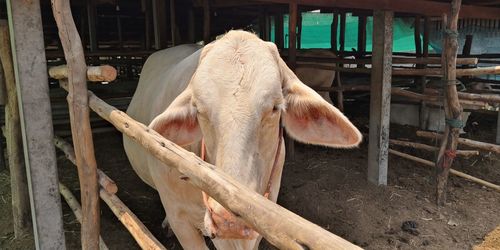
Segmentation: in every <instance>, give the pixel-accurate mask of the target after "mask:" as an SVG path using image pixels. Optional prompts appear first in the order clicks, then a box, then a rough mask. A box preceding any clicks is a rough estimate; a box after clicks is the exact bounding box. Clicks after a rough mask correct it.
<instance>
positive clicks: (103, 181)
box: [54, 136, 118, 194]
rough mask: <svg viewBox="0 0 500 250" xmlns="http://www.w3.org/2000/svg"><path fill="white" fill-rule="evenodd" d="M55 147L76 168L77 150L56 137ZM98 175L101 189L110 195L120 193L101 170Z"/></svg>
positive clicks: (98, 170)
mask: <svg viewBox="0 0 500 250" xmlns="http://www.w3.org/2000/svg"><path fill="white" fill-rule="evenodd" d="M54 145H55V146H56V147H57V148H58V149H60V150H61V151H62V152H63V153H64V154H65V155H66V158H67V159H68V160H69V161H71V163H73V165H75V166H76V157H75V150H74V149H73V146H71V144H69V143H68V142H66V141H65V140H64V139H63V138H61V137H58V136H55V137H54ZM97 175H98V181H99V184H100V185H101V187H102V188H104V189H105V190H106V192H108V193H110V194H116V192H117V191H118V186H116V183H115V182H114V181H113V180H111V178H109V177H108V176H107V175H106V174H105V173H104V172H102V171H101V170H100V169H97Z"/></svg>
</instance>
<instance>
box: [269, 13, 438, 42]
mask: <svg viewBox="0 0 500 250" xmlns="http://www.w3.org/2000/svg"><path fill="white" fill-rule="evenodd" d="M332 20H333V14H328V13H314V12H307V13H302V35H301V37H300V39H301V48H331V45H330V36H331V23H332ZM283 23H284V31H285V34H284V41H285V47H288V15H285V16H284V20H283ZM339 26H340V24H339ZM393 27H394V43H393V51H395V52H414V51H415V40H414V30H413V27H412V24H411V23H410V22H405V21H404V20H403V19H400V18H395V19H394V26H393ZM339 30H340V27H339ZM372 33H373V19H372V18H371V17H369V18H368V20H367V25H366V50H367V51H371V49H372ZM337 36H339V35H337ZM271 39H272V41H274V25H273V26H272V32H271ZM339 40H340V39H337V41H339ZM357 44H358V17H356V16H352V15H350V14H347V16H346V34H345V50H346V51H351V50H352V49H357V46H358V45H357ZM337 48H339V44H337ZM429 49H431V48H429Z"/></svg>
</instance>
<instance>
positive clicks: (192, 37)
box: [188, 7, 196, 43]
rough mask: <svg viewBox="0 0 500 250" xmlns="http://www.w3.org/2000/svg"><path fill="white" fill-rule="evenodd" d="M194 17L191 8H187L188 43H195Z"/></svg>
mask: <svg viewBox="0 0 500 250" xmlns="http://www.w3.org/2000/svg"><path fill="white" fill-rule="evenodd" d="M195 28H196V27H195V17H194V10H193V7H189V9H188V41H189V42H190V43H195V42H196V38H195V37H196V36H195V33H196V31H195Z"/></svg>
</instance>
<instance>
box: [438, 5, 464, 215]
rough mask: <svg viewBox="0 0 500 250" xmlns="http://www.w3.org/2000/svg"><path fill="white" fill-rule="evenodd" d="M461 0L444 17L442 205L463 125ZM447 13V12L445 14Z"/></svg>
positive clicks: (439, 195)
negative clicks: (459, 80) (459, 77)
mask: <svg viewBox="0 0 500 250" xmlns="http://www.w3.org/2000/svg"><path fill="white" fill-rule="evenodd" d="M461 3H462V1H461V0H453V1H452V2H451V12H450V13H451V15H450V16H449V18H443V22H446V25H443V26H444V27H446V28H445V39H444V41H443V54H442V55H441V57H442V62H441V63H442V65H443V71H444V72H443V76H444V77H443V82H444V83H445V84H444V96H445V99H444V112H445V116H446V119H445V121H446V127H445V130H444V134H443V139H442V141H441V147H440V149H439V154H438V157H437V159H436V170H437V178H436V203H437V204H438V205H439V206H442V205H444V204H445V202H446V185H447V182H448V174H449V171H450V168H451V165H452V164H453V159H454V158H455V156H456V149H457V143H458V137H459V135H460V129H461V128H462V127H463V125H462V106H461V105H460V102H459V100H458V93H457V87H456V84H455V83H456V79H457V76H456V69H457V50H458V31H457V24H458V14H459V12H460V5H461ZM445 16H446V15H445Z"/></svg>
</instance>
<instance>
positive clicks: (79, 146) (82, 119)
mask: <svg viewBox="0 0 500 250" xmlns="http://www.w3.org/2000/svg"><path fill="white" fill-rule="evenodd" d="M52 11H53V14H54V19H55V20H56V24H57V28H58V29H59V37H60V39H61V43H62V45H63V50H64V57H65V58H66V63H67V64H68V80H67V81H68V82H69V84H68V88H69V89H68V98H67V99H68V107H69V118H70V122H71V134H72V138H73V144H74V149H75V156H76V164H77V167H78V178H79V180H80V192H81V200H82V213H83V220H82V227H81V229H82V230H81V234H82V240H81V242H82V249H84V250H86V249H98V248H99V232H100V210H99V185H98V182H97V164H96V160H95V155H94V143H93V140H92V129H91V127H90V119H89V106H88V96H87V65H85V57H84V54H83V48H82V44H81V40H80V35H79V34H78V31H77V30H76V27H75V23H74V22H73V15H72V14H71V8H70V4H69V1H65V0H52Z"/></svg>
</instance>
